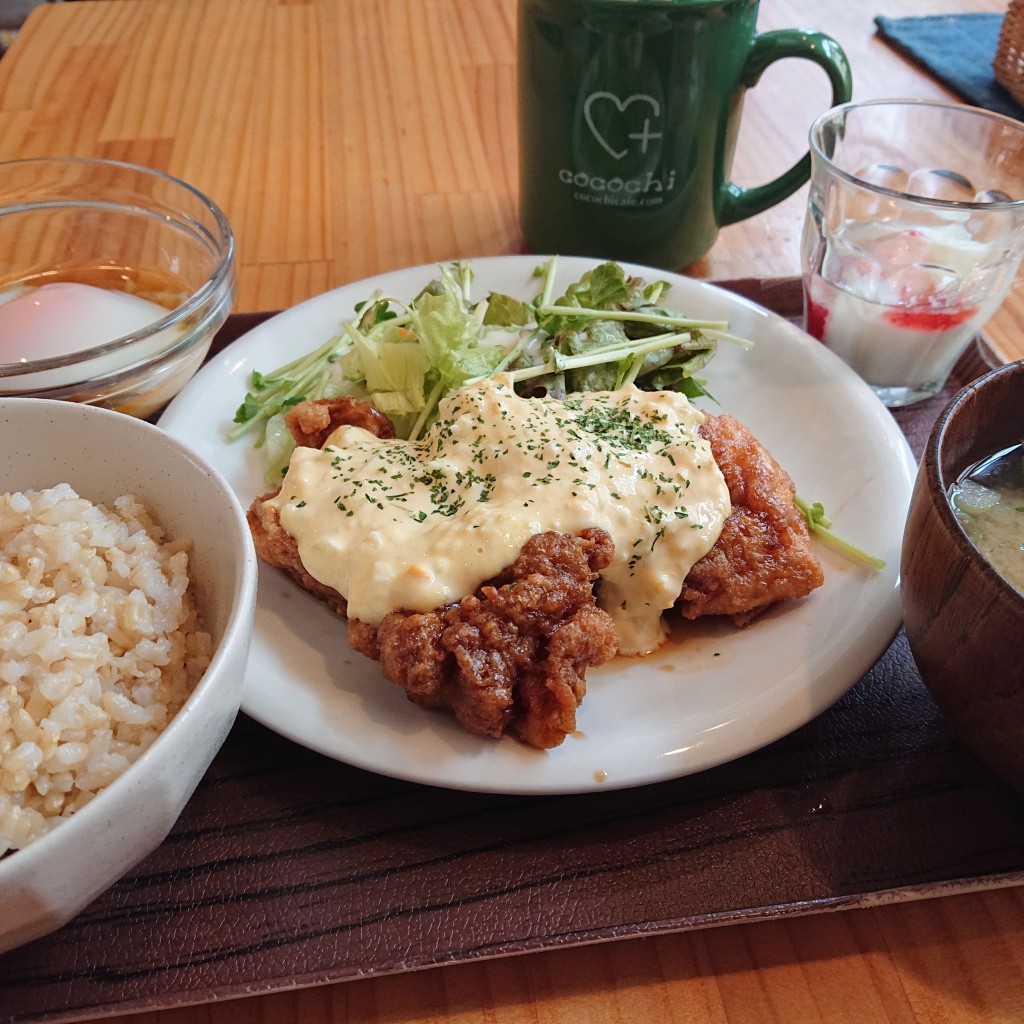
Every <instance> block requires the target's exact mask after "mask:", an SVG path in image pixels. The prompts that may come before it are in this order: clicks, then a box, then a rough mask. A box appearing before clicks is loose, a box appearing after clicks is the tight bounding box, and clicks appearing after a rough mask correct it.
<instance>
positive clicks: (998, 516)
mask: <svg viewBox="0 0 1024 1024" xmlns="http://www.w3.org/2000/svg"><path fill="white" fill-rule="evenodd" d="M949 498H950V503H951V505H952V507H953V511H954V512H955V513H956V517H957V519H958V520H959V521H960V524H961V525H962V526H963V528H964V532H965V533H966V534H967V536H968V537H970V538H971V541H972V542H973V544H974V546H975V547H976V548H977V549H978V550H979V551H980V552H981V553H982V554H983V555H984V556H985V558H986V559H987V560H988V561H989V562H990V563H991V565H992V566H993V568H995V569H996V571H997V572H999V574H1000V575H1001V576H1002V577H1003V578H1004V579H1005V580H1006V581H1007V582H1008V583H1009V584H1010V586H1012V587H1014V589H1016V590H1017V591H1018V592H1019V593H1021V594H1024V444H1017V445H1013V446H1012V447H1010V448H1006V449H1004V450H1003V451H1001V452H996V454H995V455H992V456H991V457H989V458H987V459H984V460H983V461H982V462H979V463H978V464H977V465H975V466H972V467H971V468H970V469H968V470H967V471H966V472H965V473H963V474H962V475H961V477H960V479H959V480H957V482H956V483H955V484H954V485H953V486H952V487H951V488H950V494H949Z"/></svg>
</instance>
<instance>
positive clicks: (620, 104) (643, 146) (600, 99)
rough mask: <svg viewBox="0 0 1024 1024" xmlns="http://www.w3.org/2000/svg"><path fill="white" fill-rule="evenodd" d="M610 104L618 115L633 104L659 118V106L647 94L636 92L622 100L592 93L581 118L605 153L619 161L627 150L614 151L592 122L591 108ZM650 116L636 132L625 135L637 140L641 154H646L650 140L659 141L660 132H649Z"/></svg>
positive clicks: (612, 146)
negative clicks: (643, 107) (642, 107)
mask: <svg viewBox="0 0 1024 1024" xmlns="http://www.w3.org/2000/svg"><path fill="white" fill-rule="evenodd" d="M602 103H611V104H612V105H613V106H614V107H615V108H616V109H617V110H618V112H619V114H623V115H625V113H626V111H627V109H628V108H629V107H630V106H632V104H634V103H641V104H644V105H646V106H648V107H650V109H651V116H653V117H660V116H661V104H660V103H658V101H657V100H656V99H655V98H654V97H653V96H648V95H647V93H643V92H638V93H634V94H633V95H632V96H627V97H626V98H625V99H624V100H621V99H619V97H618V96H616V95H615V93H613V92H592V93H591V94H590V95H589V96H588V97H587V99H586V102H585V103H584V104H583V117H584V119H585V120H586V122H587V127H588V128H590V131H591V132H592V133H593V136H594V138H595V139H597V141H598V142H599V143H600V144H601V146H602V147H603V148H604V149H605V150H606V151H607V153H608V154H609V155H610V156H612V157H613V158H614V159H616V160H621V159H622V158H623V157H624V156H625V155H626V154H627V153H628V152H629V150H628V149H616V148H615V147H614V145H612V143H611V142H609V140H608V139H607V138H605V136H604V134H603V133H602V131H601V129H600V128H598V126H597V124H596V123H595V122H594V115H593V113H592V108H593V107H594V105H595V104H602ZM651 116H646V117H644V119H643V127H642V129H641V130H640V131H638V132H629V133H628V134H627V135H626V138H627V139H638V140H639V141H640V151H641V152H642V153H646V152H647V144H648V142H650V141H651V140H652V139H660V138H661V132H655V131H652V130H651Z"/></svg>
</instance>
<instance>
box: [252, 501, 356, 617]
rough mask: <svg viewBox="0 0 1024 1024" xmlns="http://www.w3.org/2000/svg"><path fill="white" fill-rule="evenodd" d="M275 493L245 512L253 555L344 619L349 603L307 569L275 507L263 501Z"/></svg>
mask: <svg viewBox="0 0 1024 1024" xmlns="http://www.w3.org/2000/svg"><path fill="white" fill-rule="evenodd" d="M278 490H280V488H278ZM276 494H277V491H270V492H269V493H268V494H264V495H261V496H260V497H259V498H257V499H256V500H255V501H254V502H253V503H252V504H251V505H250V506H249V508H248V510H247V511H246V513H245V518H246V520H247V521H248V523H249V532H250V533H251V534H252V542H253V546H254V547H255V548H256V554H257V555H258V556H259V558H261V559H262V560H263V561H264V562H266V563H267V565H274V566H277V568H278V569H283V570H284V571H285V572H286V573H288V575H289V576H291V578H292V579H293V580H295V582H296V583H298V585H299V586H300V587H303V588H305V589H306V590H308V591H309V592H310V593H311V594H313V595H314V597H318V598H320V600H321V601H324V602H325V603H326V604H327V605H328V606H329V607H330V609H331V610H332V611H333V612H334V613H335V615H340V616H341V617H342V618H345V613H346V611H347V610H348V602H347V601H346V600H345V598H343V597H342V596H341V594H339V593H338V592H337V591H336V590H335V589H334V588H333V587H328V586H327V585H326V584H324V583H321V582H320V581H319V580H317V579H314V578H313V577H312V576H310V574H309V573H308V572H306V568H305V566H304V565H303V564H302V559H301V558H299V546H298V544H296V543H295V538H294V537H292V535H291V534H290V533H288V532H287V531H286V530H285V528H284V527H283V526H282V525H281V517H280V515H279V513H278V511H277V509H276V508H275V507H274V506H273V505H267V504H266V502H268V501H269V500H270V499H271V498H273V497H274V496H275V495H276Z"/></svg>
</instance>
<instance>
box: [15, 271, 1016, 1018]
mask: <svg viewBox="0 0 1024 1024" xmlns="http://www.w3.org/2000/svg"><path fill="white" fill-rule="evenodd" d="M731 284H732V287H733V288H734V289H735V290H736V291H739V292H742V293H743V294H746V295H748V296H749V297H751V298H753V299H755V301H758V302H760V303H761V304H762V305H766V306H768V307H769V308H773V309H776V310H777V311H779V312H780V313H782V314H783V315H787V316H793V317H795V316H797V315H798V314H799V287H798V285H797V284H796V283H795V282H792V281H783V282H770V283H760V282H752V281H746V282H732V283H731ZM260 319H261V318H260V317H253V316H249V317H237V318H233V319H232V320H231V321H230V322H229V324H228V325H227V326H226V328H225V330H224V332H223V333H222V336H221V338H220V339H219V345H220V346H222V345H223V344H225V343H226V341H227V340H229V339H231V338H233V337H237V335H238V334H240V333H242V331H244V330H246V329H248V328H249V327H251V326H253V325H254V324H255V323H256V322H258V321H259V320H260ZM984 369H985V366H984V364H983V362H982V361H981V359H980V358H979V357H978V356H977V354H976V353H975V352H974V350H973V349H972V353H971V355H970V356H969V357H966V358H965V359H964V360H963V361H961V364H960V366H959V367H958V368H957V370H956V373H955V376H954V379H953V380H952V381H951V382H950V384H949V385H948V386H947V388H946V390H945V392H944V393H943V394H942V395H941V396H938V397H937V398H935V399H932V400H931V401H929V402H926V403H922V404H921V405H918V406H914V407H912V408H911V409H909V410H904V411H900V412H898V413H896V418H897V420H898V421H899V423H900V425H901V427H902V428H903V429H904V431H905V433H906V434H907V436H908V438H909V439H910V442H911V445H912V447H913V448H914V449H915V451H916V452H917V453H920V451H921V450H922V448H923V446H924V443H925V441H926V438H927V435H928V432H929V429H930V427H931V424H932V422H933V421H934V419H935V417H936V416H937V415H938V413H939V412H940V411H941V409H942V408H943V407H944V406H945V404H946V402H947V401H948V399H949V398H950V397H951V395H952V394H953V393H954V391H955V390H957V389H958V388H959V387H960V386H961V385H962V384H963V383H966V382H967V381H969V380H971V379H973V378H974V377H975V376H977V375H978V373H980V372H982V371H983V370H984ZM71 870H73V867H72V868H71ZM1021 881H1024V799H1022V798H1021V797H1020V796H1018V795H1016V794H1015V793H1013V792H1011V791H1009V790H1008V789H1006V788H1004V786H1003V785H1002V784H1001V783H999V782H998V781H996V780H995V779H993V778H992V777H991V776H990V775H989V774H988V773H987V771H986V770H985V769H984V768H983V767H982V766H981V765H980V764H979V763H978V762H977V761H976V760H975V759H974V758H973V757H972V756H971V755H970V754H969V753H967V752H966V751H965V750H964V749H962V748H961V747H960V746H959V745H958V744H957V743H956V741H955V740H954V738H953V737H952V736H951V735H950V733H949V730H948V728H947V726H946V723H945V721H944V720H943V719H942V717H941V716H940V714H939V712H938V710H937V709H936V707H935V705H934V704H933V702H932V701H931V699H930V697H929V696H928V693H927V691H926V690H925V688H924V686H923V684H922V682H921V679H920V677H919V675H918V673H917V670H916V668H915V666H914V663H913V660H912V658H911V656H910V652H909V648H908V646H907V643H906V639H905V637H904V636H903V635H902V634H901V635H900V636H899V637H898V638H897V639H896V641H895V642H894V643H893V644H892V646H891V647H890V648H889V650H888V651H887V652H886V653H885V655H884V656H883V657H882V658H881V660H880V661H879V662H878V663H877V664H876V665H875V666H874V667H873V668H872V669H871V671H870V672H868V674H867V675H866V676H865V677H864V679H863V680H862V681H861V682H860V683H859V684H858V685H857V686H856V687H854V689H853V690H852V691H851V692H850V693H849V694H847V696H845V697H844V698H843V699H842V700H840V701H839V702H838V703H837V704H836V705H835V706H834V707H832V708H831V709H830V710H829V711H827V712H825V713H824V714H822V715H821V716H819V717H818V718H816V719H815V720H814V721H812V722H810V723H809V724H807V725H806V726H804V727H803V728H801V729H798V730H797V731H796V732H794V733H792V734H791V735H789V736H787V737H785V738H784V739H782V740H780V741H778V742H776V743H774V744H772V745H771V746H769V747H766V748H764V749H763V750H760V751H757V752H756V753H753V754H750V755H748V756H747V757H744V758H742V759H740V760H738V761H734V762H732V763H730V764H726V765H722V766H720V767H718V768H714V769H712V770H710V771H706V772H702V773H700V774H698V775H693V776H690V777H687V778H683V779H678V780H675V781H672V782H664V783H660V784H658V785H653V786H648V787H645V788H642V789H636V790H628V791H620V792H611V793H602V794H587V795H582V796H565V797H502V796H486V795H480V794H468V793H457V792H449V791H445V790H439V789H433V788H429V787H425V786H418V785H414V784H410V783H405V782H398V781H394V780H391V779H386V778H382V777H380V776H376V775H372V774H369V773H367V772H364V771H360V770H358V769H355V768H351V767H348V766H347V765H344V764H339V763H337V762H335V761H332V760H329V759H327V758H325V757H322V756H320V755H317V754H314V753H311V752H310V751H307V750H305V749H303V748H302V747H299V746H297V745H295V744H293V743H291V742H289V741H288V740H285V739H282V738H281V737H279V736H277V735H275V734H274V733H272V732H270V731H268V730H267V729H265V728H263V727H262V726H260V725H258V724H257V723H255V722H254V721H252V720H251V719H249V718H247V717H246V716H244V715H242V716H240V717H239V719H238V722H237V723H236V725H235V728H234V729H233V731H232V733H231V735H230V736H229V738H228V740H227V742H226V744H225V745H224V748H223V749H222V750H221V752H220V754H219V755H218V757H217V758H216V760H215V761H214V763H213V765H212V767H211V768H210V770H209V772H208V773H207V775H206V777H205V779H204V780H203V782H202V783H201V785H200V787H199V789H198V790H197V792H196V793H195V796H194V797H193V799H192V800H191V802H190V803H189V804H188V806H187V807H186V809H185V812H184V813H183V815H182V816H181V819H180V820H179V821H178V823H177V825H176V827H175V829H174V831H173V832H172V833H171V835H170V836H169V837H168V839H167V840H166V841H165V842H164V844H163V845H162V846H161V847H160V848H159V849H158V850H156V851H155V852H154V853H153V854H152V855H151V856H150V857H148V858H147V859H146V860H145V861H144V862H143V863H142V864H140V865H139V866H138V867H137V868H136V869H135V870H134V871H132V872H131V873H130V874H129V875H128V876H127V877H126V878H124V879H122V881H120V882H119V883H118V884H117V885H115V886H114V887H113V888H112V889H111V890H110V891H109V892H107V893H105V894H104V895H103V896H101V897H100V898H99V899H98V900H97V901H96V902H95V903H94V904H92V906H90V907H89V908H88V909H87V910H86V911H85V912H83V913H82V914H81V915H80V916H79V917H78V918H76V919H75V920H74V921H72V922H71V923H70V924H68V925H67V926H66V927H64V928H63V929H61V930H60V931H58V932H56V933H55V934H53V935H51V936H48V937H46V938H43V939H39V940H37V941H36V942H34V943H31V944H29V945H27V946H23V947H22V948H21V949H18V950H14V951H13V952H11V953H8V954H6V955H4V956H0V1022H13V1021H70V1020H76V1019H81V1018H83V1017H97V1016H103V1015H108V1014H110V1015H113V1014H120V1013H125V1012H128V1011H135V1010H142V1009H154V1008H164V1007H170V1006H175V1005H181V1004H185V1003H197V1002H204V1001H209V1000H213V999H219V998H227V997H231V996H240V995H246V994H254V993H257V992H267V991H271V990H274V989H280V988H286V987H287V988H291V987H296V986H303V985H315V984H320V983H324V982H334V981H340V980H343V979H347V978H356V977H363V976H367V975H372V974H384V973H389V972H397V971H406V970H411V969H414V968H420V967H427V966H430V965H434V964H442V963H451V962H456V961H460V960H468V959H473V958H478V957H489V956H497V955H503V954H508V953H515V952H523V951H527V950H538V949H544V948H549V947H554V946H563V945H570V944H575V943H585V942H594V941H598V940H603V939H610V938H619V937H624V936H630V935H640V934H652V933H656V932H669V931H679V930H684V929H690V928H696V927H701V926H706V925H713V924H723V923H726V922H731V921H740V920H743V921H750V920H754V919H758V918H771V917H779V916H783V915H795V914H805V913H810V912H814V911H823V910H834V909H839V908H843V907H851V906H864V905H867V904H872V903H878V902H882V901H896V900H904V899H911V898H917V897H921V896H928V895H937V894H940V893H948V892H952V891H962V890H966V889H974V888H982V887H992V886H997V885H1006V884H1013V883H1017V882H1021ZM2 912H3V908H2V907H0V913H2Z"/></svg>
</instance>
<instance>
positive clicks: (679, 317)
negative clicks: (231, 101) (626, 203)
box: [229, 256, 885, 568]
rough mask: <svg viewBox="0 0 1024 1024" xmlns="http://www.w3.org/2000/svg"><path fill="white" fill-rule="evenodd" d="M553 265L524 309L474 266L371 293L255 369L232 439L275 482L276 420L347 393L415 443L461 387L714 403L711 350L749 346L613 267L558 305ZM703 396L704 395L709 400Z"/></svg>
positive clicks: (281, 433) (287, 454) (803, 508)
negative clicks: (287, 353)
mask: <svg viewBox="0 0 1024 1024" xmlns="http://www.w3.org/2000/svg"><path fill="white" fill-rule="evenodd" d="M557 261H558V258H557V257H554V256H553V257H551V258H550V259H549V260H547V262H545V263H544V264H542V265H541V266H538V267H537V269H536V270H535V271H534V276H535V277H536V278H538V279H539V291H538V292H537V294H536V296H535V297H534V298H533V299H531V300H522V299H518V298H515V297H513V296H510V295H503V294H500V293H498V292H491V293H489V294H488V295H486V296H484V297H482V298H479V299H475V298H474V297H473V294H472V283H473V271H472V267H471V266H470V264H469V263H468V262H454V263H449V264H442V265H440V266H439V276H438V278H437V279H435V280H433V281H431V282H430V283H429V284H427V285H426V286H425V287H424V288H423V290H422V291H421V292H420V293H419V294H418V295H417V296H416V297H415V298H414V299H412V300H411V301H409V300H407V299H402V298H399V297H397V296H391V295H384V294H380V293H375V294H374V295H371V296H370V297H369V298H367V299H366V300H365V301H364V302H360V303H359V304H358V305H357V306H356V309H355V317H354V318H353V319H352V320H351V321H349V322H345V323H343V324H342V325H341V330H340V332H339V333H338V334H337V335H335V336H334V337H332V338H330V339H328V340H327V341H326V342H324V344H322V345H321V346H320V347H319V348H317V349H315V350H314V351H312V352H310V353H308V354H307V355H304V356H301V357H300V358H298V359H296V360H294V361H292V362H290V363H288V364H287V365H285V366H282V367H279V368H278V369H276V370H274V371H272V372H271V373H260V372H257V371H254V372H253V374H252V377H251V381H250V390H249V392H248V393H247V394H246V396H245V400H244V401H243V402H242V404H241V405H240V406H239V407H238V409H237V410H236V412H235V416H234V423H235V427H234V428H233V429H232V430H231V432H230V434H229V437H230V438H231V439H232V440H236V439H238V438H240V437H242V436H243V435H247V434H249V435H251V436H252V437H253V439H254V443H255V444H256V446H257V447H258V448H263V449H265V454H266V479H267V482H268V484H270V485H271V486H274V485H276V484H279V483H280V482H281V479H282V477H283V476H284V474H285V472H286V471H287V469H288V462H289V460H290V459H291V454H292V451H293V450H294V448H295V441H294V439H293V438H292V435H291V432H290V431H289V430H288V428H287V427H286V426H285V422H284V415H285V413H286V412H287V411H288V410H289V409H290V408H292V406H294V405H297V404H298V403H299V402H303V401H307V400H311V399H318V398H334V397H337V396H339V395H351V396H353V397H355V398H362V399H366V400H368V401H370V402H372V403H373V405H375V406H376V407H377V408H378V409H380V410H381V412H384V413H386V414H387V416H388V417H389V419H390V420H391V421H392V423H393V424H394V426H395V430H396V433H397V435H398V436H399V437H402V438H406V439H416V438H418V437H419V436H420V435H421V434H422V433H423V431H424V430H425V429H426V428H427V427H428V426H429V425H430V423H431V422H432V421H433V420H434V418H435V417H436V415H437V409H438V404H439V403H440V402H441V400H442V399H443V398H445V397H446V396H448V395H450V394H452V393H454V392H455V391H457V390H458V389H459V388H460V387H462V386H463V385H465V384H470V383H473V382H475V381H478V380H481V379H483V378H484V377H489V376H492V375H494V374H497V373H506V374H508V375H509V377H510V378H511V379H512V382H513V386H514V387H515V389H516V391H517V392H518V393H519V394H520V395H524V396H528V395H532V394H544V395H550V396H552V397H556V398H560V397H564V396H565V395H567V394H571V393H573V392H580V391H614V390H616V389H617V388H620V387H623V386H625V385H627V384H634V385H636V386H637V387H639V388H641V389H643V390H647V391H678V392H681V393H682V394H684V395H686V397H687V398H691V399H693V398H699V397H702V396H708V392H707V391H706V390H705V387H704V381H703V380H702V379H701V378H700V377H698V376H696V374H697V373H699V371H700V370H702V369H703V368H704V367H705V366H706V365H707V364H708V362H709V361H710V360H711V358H712V357H713V356H714V354H715V351H716V349H717V346H718V343H719V342H721V341H727V342H733V343H735V344H738V345H741V346H744V347H747V348H749V347H750V344H751V343H750V342H749V341H747V340H745V339H743V338H738V337H736V336H734V335H732V334H729V333H728V330H727V329H728V326H729V325H728V323H726V322H724V321H715V320H695V319H691V318H689V317H686V316H684V315H683V314H682V313H679V312H676V311H673V310H671V309H668V308H666V307H665V306H663V305H662V299H663V298H664V296H665V294H666V292H667V291H668V289H669V287H670V286H669V284H668V282H666V281H654V282H650V283H649V282H647V281H644V280H642V279H641V278H638V277H631V276H629V275H628V274H627V273H626V271H625V270H624V269H623V268H622V267H621V266H619V265H618V264H617V263H610V262H609V263H602V264H600V265H598V266H595V267H594V268H593V269H591V270H588V271H587V272H586V273H584V274H583V276H582V277H581V278H580V279H579V280H578V281H575V282H574V283H573V284H571V285H569V286H568V287H567V288H566V290H565V293H564V294H563V295H561V296H558V297H557V298H555V295H554V283H555V272H556V269H557ZM708 397H710V396H708ZM796 504H797V507H798V508H799V510H800V512H801V514H802V515H803V517H804V519H805V520H806V522H807V525H808V528H809V529H810V530H811V532H812V534H813V535H814V536H816V537H817V538H818V539H820V540H821V541H823V542H825V543H826V544H828V545H829V546H831V547H833V548H835V549H837V550H838V551H840V552H841V553H842V554H844V555H845V556H847V557H849V558H851V559H853V560H854V561H857V562H860V563H862V564H866V565H869V566H871V567H873V568H882V567H883V566H884V564H885V563H884V562H882V561H881V560H880V559H876V558H874V557H873V556H871V555H869V554H867V553H866V552H864V551H861V550H860V549H859V548H856V547H854V546H853V545H851V544H848V543H847V542H845V541H843V540H842V539H841V538H839V537H837V536H836V535H835V534H834V533H832V530H831V527H832V523H831V521H830V520H829V519H828V517H827V516H825V514H824V509H823V508H822V506H821V505H820V503H817V502H815V503H813V504H811V503H808V502H805V501H803V500H802V499H801V498H799V496H798V497H797V498H796Z"/></svg>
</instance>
